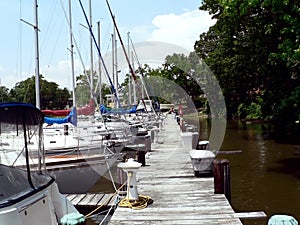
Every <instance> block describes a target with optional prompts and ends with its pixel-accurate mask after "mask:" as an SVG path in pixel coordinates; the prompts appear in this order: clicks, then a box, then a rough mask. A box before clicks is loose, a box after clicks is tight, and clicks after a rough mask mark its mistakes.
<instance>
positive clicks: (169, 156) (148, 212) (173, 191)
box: [109, 115, 242, 225]
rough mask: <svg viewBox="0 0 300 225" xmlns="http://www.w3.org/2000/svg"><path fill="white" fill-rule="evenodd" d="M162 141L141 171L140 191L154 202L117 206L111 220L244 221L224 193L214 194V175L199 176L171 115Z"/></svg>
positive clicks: (153, 145) (133, 221) (155, 222)
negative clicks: (137, 205)
mask: <svg viewBox="0 0 300 225" xmlns="http://www.w3.org/2000/svg"><path fill="white" fill-rule="evenodd" d="M165 123H166V124H165V126H164V127H163V129H162V130H161V132H160V137H159V142H158V143H159V144H152V151H151V152H148V153H147V154H146V166H143V167H141V168H140V169H139V170H138V172H137V183H138V192H139V195H146V196H150V197H151V198H152V200H153V203H152V204H151V205H149V206H148V207H146V208H145V209H141V210H134V209H130V208H123V207H117V209H116V210H115V212H114V214H113V216H112V218H111V220H110V222H109V224H205V225H208V224H209V225H214V224H222V225H224V224H232V225H239V224H242V223H241V221H240V219H239V214H236V213H235V212H234V210H233V209H232V207H231V205H230V204H229V202H228V201H227V199H226V197H225V196H224V195H223V194H214V180H213V178H212V177H200V178H199V177H195V176H194V171H193V168H192V163H191V159H190V156H189V150H185V149H183V146H182V141H181V137H180V128H179V126H178V124H177V123H176V121H175V120H174V119H173V118H172V117H171V115H169V116H168V117H167V118H166V119H165Z"/></svg>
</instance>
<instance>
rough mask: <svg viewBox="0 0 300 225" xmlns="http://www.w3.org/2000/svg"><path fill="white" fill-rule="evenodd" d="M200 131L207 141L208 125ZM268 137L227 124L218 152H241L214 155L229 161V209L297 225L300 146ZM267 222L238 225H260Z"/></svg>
mask: <svg viewBox="0 0 300 225" xmlns="http://www.w3.org/2000/svg"><path fill="white" fill-rule="evenodd" d="M200 127H201V131H200V134H199V137H200V140H207V139H208V137H209V123H208V121H207V120H203V119H201V120H200ZM269 136H270V133H269V132H268V129H267V127H266V126H265V125H259V124H255V125H243V124H242V123H239V122H237V121H228V122H227V128H226V133H225V137H224V141H223V144H222V147H221V150H228V151H229V150H230V151H232V150H241V151H242V152H241V153H239V154H231V155H224V154H223V155H218V157H219V158H225V159H228V160H229V161H230V170H231V189H232V190H231V195H232V202H231V204H232V207H233V208H234V210H235V211H236V212H250V211H264V212H265V213H266V214H267V216H268V218H269V217H270V216H271V215H273V214H289V215H292V216H294V217H295V218H296V219H297V220H298V221H299V222H300V145H290V144H280V143H276V142H275V141H273V140H272V139H270V138H269ZM92 190H94V191H96V192H97V191H105V190H108V192H112V190H113V188H112V185H111V182H110V181H108V182H103V180H101V181H99V182H98V183H97V184H96V185H95V187H94V188H93V189H92ZM268 218H267V219H262V220H244V221H242V222H243V224H245V225H262V224H267V220H268ZM89 224H90V223H89Z"/></svg>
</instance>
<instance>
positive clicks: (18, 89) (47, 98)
mask: <svg viewBox="0 0 300 225" xmlns="http://www.w3.org/2000/svg"><path fill="white" fill-rule="evenodd" d="M35 89H36V88H35V77H34V76H32V77H30V78H28V79H26V80H24V81H21V82H18V83H17V84H16V85H15V87H13V88H12V89H11V90H10V92H9V100H10V101H19V102H26V103H31V104H33V105H35V104H36V96H35V93H36V92H35ZM69 98H70V92H69V91H68V90H67V89H66V88H64V89H60V88H59V87H58V84H56V83H54V82H48V81H47V80H45V79H44V77H43V76H42V75H40V103H41V109H62V108H64V107H65V106H66V104H67V102H68V99H69Z"/></svg>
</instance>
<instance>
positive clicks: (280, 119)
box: [273, 86, 300, 142]
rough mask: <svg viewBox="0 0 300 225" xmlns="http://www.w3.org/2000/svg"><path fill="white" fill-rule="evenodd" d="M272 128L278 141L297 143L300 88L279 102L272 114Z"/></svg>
mask: <svg viewBox="0 0 300 225" xmlns="http://www.w3.org/2000/svg"><path fill="white" fill-rule="evenodd" d="M273 120H274V127H275V131H276V133H275V134H276V137H277V138H278V139H285V138H288V140H289V141H294V142H296V141H298V142H299V137H300V124H299V120H300V86H298V87H297V88H295V90H294V91H293V92H292V94H291V96H289V97H287V98H285V99H283V100H281V102H280V105H279V106H278V107H277V108H276V110H275V113H274V118H273Z"/></svg>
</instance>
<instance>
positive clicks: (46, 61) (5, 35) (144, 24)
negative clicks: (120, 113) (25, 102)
mask: <svg viewBox="0 0 300 225" xmlns="http://www.w3.org/2000/svg"><path fill="white" fill-rule="evenodd" d="M79 1H80V0H71V4H72V7H71V11H72V32H73V39H74V42H75V43H76V45H77V46H75V47H74V61H75V62H74V63H75V66H74V70H75V75H78V74H82V73H83V70H84V68H85V69H89V68H90V65H91V57H90V52H91V51H90V33H89V31H88V29H87V22H86V20H85V18H84V14H83V11H82V9H81V7H80V3H79ZM81 1H82V5H83V7H84V9H85V12H86V14H87V16H88V18H89V17H90V14H89V13H90V12H89V1H88V0H81ZM68 3H69V1H68V0H39V1H38V27H39V39H38V40H39V64H40V66H39V68H40V74H42V75H43V76H44V77H45V79H46V80H47V81H51V82H52V81H53V82H56V83H57V84H59V85H60V88H64V87H66V88H68V89H69V90H72V76H71V69H70V68H71V66H70V65H71V63H70V50H69V49H70V29H69V28H70V26H69V24H70V23H69V21H68V17H69V5H68ZM109 4H110V7H111V9H112V11H113V14H114V15H115V19H116V23H117V26H118V29H119V31H120V34H121V36H122V39H123V43H124V44H125V45H127V43H128V41H127V33H128V32H130V38H131V40H132V42H133V43H141V42H143V43H147V42H162V43H167V44H172V45H173V44H174V45H176V46H180V47H182V48H184V49H186V50H187V51H188V52H190V51H192V50H193V45H194V43H195V41H196V40H198V38H199V35H200V34H201V33H203V32H206V31H207V30H208V29H209V27H210V26H212V25H213V24H214V23H215V21H213V20H211V16H210V15H209V14H208V13H207V12H204V11H200V10H199V6H200V5H201V1H200V0H188V1H187V0H151V1H150V0H142V1H141V0H118V1H117V0H109ZM34 6H35V5H34V0H11V1H0V26H1V35H0V79H1V80H0V84H1V86H6V87H7V88H9V89H10V88H12V87H14V86H15V84H16V83H17V82H20V81H22V80H25V79H27V78H28V77H31V76H33V75H34V74H35V68H36V66H35V63H36V60H35V59H36V56H35V33H34V28H33V25H34V24H35V13H34V12H35V7H34ZM91 6H92V7H91V8H92V12H91V14H92V29H93V33H94V35H95V36H96V38H97V34H98V30H97V22H98V21H99V22H100V27H101V29H100V30H101V32H100V33H101V35H100V37H101V45H100V48H101V54H102V56H103V57H105V56H106V55H109V54H110V53H111V45H112V44H111V43H112V33H113V22H112V19H111V16H110V14H109V10H108V7H107V5H106V1H105V0H94V1H93V0H91ZM21 20H22V21H26V22H22V21H21ZM30 24H31V25H30ZM118 43H120V41H118ZM118 46H120V45H118ZM126 48H127V47H126ZM150 51H151V50H150ZM119 54H121V50H118V55H119ZM93 58H94V64H93V65H94V67H96V65H97V58H98V53H97V51H96V48H95V46H93Z"/></svg>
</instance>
